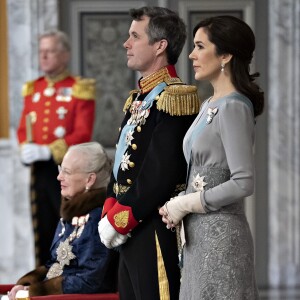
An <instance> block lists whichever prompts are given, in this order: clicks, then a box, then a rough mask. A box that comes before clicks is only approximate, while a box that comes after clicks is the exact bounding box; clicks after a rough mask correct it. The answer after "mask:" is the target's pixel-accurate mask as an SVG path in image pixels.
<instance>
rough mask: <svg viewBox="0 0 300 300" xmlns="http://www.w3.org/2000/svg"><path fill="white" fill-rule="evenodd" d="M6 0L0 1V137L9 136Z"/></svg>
mask: <svg viewBox="0 0 300 300" xmlns="http://www.w3.org/2000/svg"><path fill="white" fill-rule="evenodd" d="M7 36H8V34H7V9H6V0H1V1H0V45H1V51H0V138H8V137H9V101H8V99H9V98H8V41H7Z"/></svg>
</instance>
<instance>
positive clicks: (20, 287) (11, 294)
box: [7, 285, 28, 300]
mask: <svg viewBox="0 0 300 300" xmlns="http://www.w3.org/2000/svg"><path fill="white" fill-rule="evenodd" d="M21 290H23V291H25V290H26V291H27V290H28V287H27V286H24V285H15V286H14V287H13V288H12V289H11V291H10V292H8V293H7V296H8V298H9V300H15V299H16V295H17V293H18V291H21Z"/></svg>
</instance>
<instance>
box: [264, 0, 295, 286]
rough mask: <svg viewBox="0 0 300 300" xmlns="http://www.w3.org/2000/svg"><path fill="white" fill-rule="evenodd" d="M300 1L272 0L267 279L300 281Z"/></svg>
mask: <svg viewBox="0 0 300 300" xmlns="http://www.w3.org/2000/svg"><path fill="white" fill-rule="evenodd" d="M299 70H300V1H299V0H272V1H269V96H268V99H269V108H268V111H269V232H270V235H269V282H270V286H271V287H273V288H278V287H281V288H284V287H288V288H291V287H299V284H300V153H299V152H300V71H299Z"/></svg>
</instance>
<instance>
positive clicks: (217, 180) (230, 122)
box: [180, 92, 258, 300]
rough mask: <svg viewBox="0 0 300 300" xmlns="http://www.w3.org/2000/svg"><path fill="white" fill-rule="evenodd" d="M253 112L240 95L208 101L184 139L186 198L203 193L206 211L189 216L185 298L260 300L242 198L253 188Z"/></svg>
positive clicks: (184, 282)
mask: <svg viewBox="0 0 300 300" xmlns="http://www.w3.org/2000/svg"><path fill="white" fill-rule="evenodd" d="M252 109H253V108H252V104H251V102H250V100H249V99H248V98H246V97H245V96H243V95H241V94H240V93H237V92H234V93H231V94H230V95H228V96H226V97H222V98H219V99H217V100H215V101H212V102H210V101H209V100H207V101H206V102H204V103H203V105H202V108H201V110H200V112H199V114H198V116H197V118H196V119H195V121H194V123H193V124H192V126H191V127H190V129H189V130H188V132H187V134H186V136H185V138H184V143H183V148H184V154H185V158H186V161H187V163H188V179H187V182H188V185H187V189H186V194H188V193H192V192H196V191H201V190H202V191H201V193H200V197H201V202H202V204H203V206H204V208H205V210H206V212H207V213H206V214H189V215H187V216H186V217H185V218H184V229H185V234H186V244H185V246H184V249H183V270H182V284H181V291H180V299H189V300H202V299H203V300H204V299H205V300H206V299H228V300H229V299H230V300H241V299H251V300H253V299H258V292H257V287H256V281H255V273H254V250H253V241H252V236H251V232H250V229H249V225H248V222H247V219H246V216H245V213H244V200H243V199H244V197H247V196H249V195H251V194H252V193H253V190H254V161H253V145H254V125H255V121H254V117H253V112H252ZM202 187H204V188H202Z"/></svg>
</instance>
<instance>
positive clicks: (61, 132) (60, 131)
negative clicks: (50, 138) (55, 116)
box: [53, 126, 66, 139]
mask: <svg viewBox="0 0 300 300" xmlns="http://www.w3.org/2000/svg"><path fill="white" fill-rule="evenodd" d="M53 134H54V135H55V136H56V137H57V138H59V139H61V138H63V137H64V136H65V134H66V128H65V127H63V126H58V127H56V128H55V129H54V132H53Z"/></svg>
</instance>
